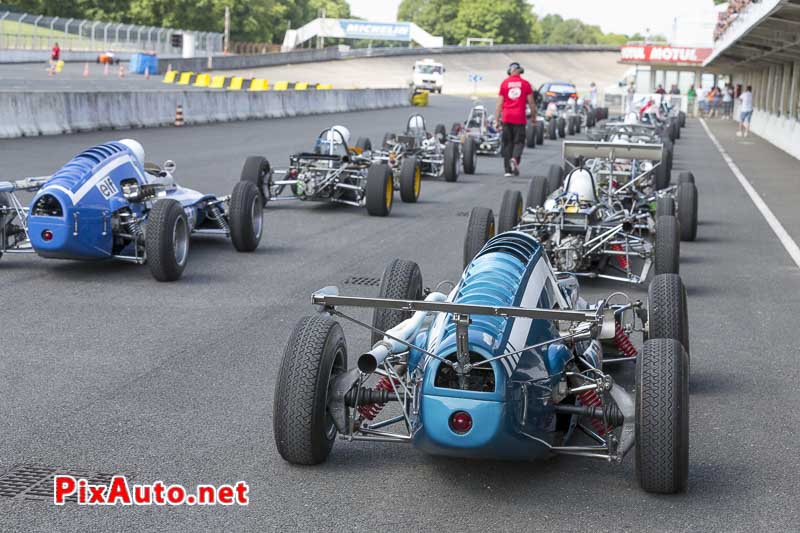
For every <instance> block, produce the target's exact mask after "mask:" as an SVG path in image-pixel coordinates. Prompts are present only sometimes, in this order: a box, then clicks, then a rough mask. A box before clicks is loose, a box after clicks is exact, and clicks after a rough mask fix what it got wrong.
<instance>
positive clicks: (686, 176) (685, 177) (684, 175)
mask: <svg viewBox="0 0 800 533" xmlns="http://www.w3.org/2000/svg"><path fill="white" fill-rule="evenodd" d="M681 183H694V174H693V173H692V172H689V171H688V170H687V171H685V172H681V173H680V174H678V184H679V185H680V184H681Z"/></svg>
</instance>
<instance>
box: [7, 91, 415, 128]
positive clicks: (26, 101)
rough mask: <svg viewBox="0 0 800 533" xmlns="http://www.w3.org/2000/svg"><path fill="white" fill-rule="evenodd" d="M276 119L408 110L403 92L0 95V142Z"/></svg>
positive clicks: (164, 92)
mask: <svg viewBox="0 0 800 533" xmlns="http://www.w3.org/2000/svg"><path fill="white" fill-rule="evenodd" d="M178 105H181V106H183V114H184V119H185V123H186V124H204V123H208V122H228V121H234V120H248V119H257V118H279V117H292V116H297V115H313V114H319V113H337V112H344V111H361V110H369V109H382V108H387V107H401V106H407V105H409V100H408V90H407V89H404V88H403V89H352V90H346V89H334V90H328V91H277V92H276V91H218V90H217V91H215V90H207V91H198V90H190V91H136V92H59V93H56V92H27V93H16V92H0V138H4V139H8V138H13V137H23V136H36V135H54V134H61V133H72V132H79V131H91V130H99V129H128V128H141V127H158V126H167V125H171V124H172V123H173V122H174V120H175V108H176V107H177V106H178Z"/></svg>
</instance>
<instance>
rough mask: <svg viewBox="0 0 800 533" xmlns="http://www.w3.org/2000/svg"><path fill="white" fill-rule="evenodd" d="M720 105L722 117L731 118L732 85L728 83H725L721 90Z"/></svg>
mask: <svg viewBox="0 0 800 533" xmlns="http://www.w3.org/2000/svg"><path fill="white" fill-rule="evenodd" d="M722 107H723V118H725V119H726V120H727V119H730V118H733V86H732V85H731V84H729V83H726V84H725V89H724V91H723V92H722Z"/></svg>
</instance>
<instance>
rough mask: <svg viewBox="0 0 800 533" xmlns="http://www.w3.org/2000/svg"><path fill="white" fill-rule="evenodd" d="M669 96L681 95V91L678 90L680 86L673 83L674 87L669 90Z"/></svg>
mask: <svg viewBox="0 0 800 533" xmlns="http://www.w3.org/2000/svg"><path fill="white" fill-rule="evenodd" d="M669 94H681V90H680V89H678V85H677V84H675V83H673V84H672V87H670V89H669Z"/></svg>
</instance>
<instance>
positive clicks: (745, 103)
mask: <svg viewBox="0 0 800 533" xmlns="http://www.w3.org/2000/svg"><path fill="white" fill-rule="evenodd" d="M739 100H741V101H742V106H741V108H740V111H739V131H737V132H736V136H737V137H742V136H744V137H747V135H748V134H749V133H750V119H751V118H753V88H752V87H751V86H749V85H748V86H747V88H746V89H745V90H744V92H743V93H742V94H741V96H739Z"/></svg>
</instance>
